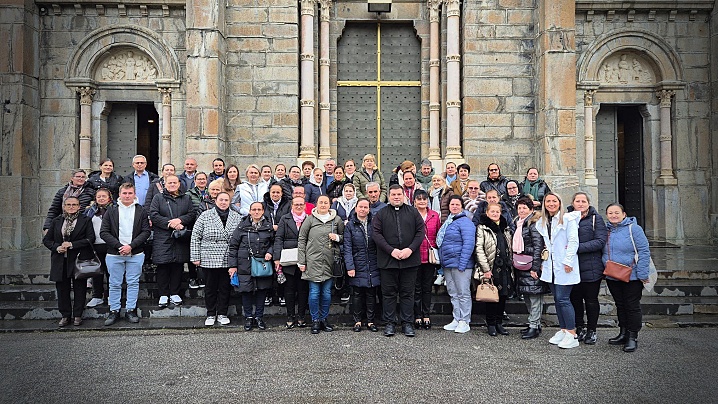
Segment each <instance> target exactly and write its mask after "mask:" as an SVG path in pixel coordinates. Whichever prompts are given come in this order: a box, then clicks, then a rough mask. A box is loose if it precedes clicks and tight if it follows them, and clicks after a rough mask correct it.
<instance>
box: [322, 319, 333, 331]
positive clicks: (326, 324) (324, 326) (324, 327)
mask: <svg viewBox="0 0 718 404" xmlns="http://www.w3.org/2000/svg"><path fill="white" fill-rule="evenodd" d="M321 323H322V330H323V331H326V332H332V331H334V327H332V325H331V324H329V320H327V319H326V318H325V319H324V320H322V321H321Z"/></svg>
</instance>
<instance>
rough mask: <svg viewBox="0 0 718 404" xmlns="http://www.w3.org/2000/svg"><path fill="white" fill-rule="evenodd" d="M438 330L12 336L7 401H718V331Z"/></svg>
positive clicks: (4, 383) (2, 385) (4, 337)
mask: <svg viewBox="0 0 718 404" xmlns="http://www.w3.org/2000/svg"><path fill="white" fill-rule="evenodd" d="M483 331H484V329H483V328H478V329H475V330H472V331H471V332H470V333H469V334H467V335H457V334H454V333H449V332H446V331H442V330H440V329H432V330H430V331H422V332H420V333H419V335H418V336H417V337H416V338H413V339H409V338H406V337H404V336H403V335H397V336H395V337H393V338H385V337H383V336H381V335H380V334H372V333H369V332H366V331H363V332H361V333H359V334H355V333H353V332H351V331H350V330H347V329H342V330H339V331H335V332H333V333H322V334H320V335H319V336H313V335H310V334H309V332H308V331H307V330H300V329H295V330H290V331H286V330H283V329H280V328H279V327H276V328H273V329H272V330H267V331H264V332H259V331H252V332H243V331H239V330H237V329H225V330H221V329H213V330H141V331H109V332H98V331H82V332H53V333H42V332H35V333H5V334H0V358H2V360H3V362H4V364H5V366H3V367H2V369H0V392H2V396H0V401H2V402H44V403H55V402H74V403H84V402H107V403H128V402H132V403H135V402H239V401H240V400H241V401H242V402H270V401H273V402H339V401H343V402H389V401H394V402H401V403H404V402H439V401H442V402H444V401H447V400H451V401H456V400H461V402H493V403H496V402H512V403H513V402H527V403H534V402H564V403H566V402H570V403H585V402H610V403H624V402H625V403H672V402H706V403H711V402H716V400H717V398H716V397H718V383H716V382H715V375H716V374H718V364H717V361H716V360H717V359H718V329H717V328H690V329H645V330H644V331H643V332H642V333H641V334H640V342H639V350H638V351H637V352H635V353H633V354H626V353H623V352H621V351H620V348H618V347H615V346H609V345H608V344H607V343H606V339H607V338H609V337H610V336H612V334H613V333H614V332H615V330H614V329H609V330H600V331H599V339H600V341H599V344H598V345H596V346H593V347H588V346H583V345H582V346H581V347H580V348H577V349H572V350H569V351H564V350H560V349H559V348H556V347H554V346H551V345H549V344H548V342H547V340H548V338H549V337H550V334H552V333H553V331H554V330H553V329H547V330H546V332H545V333H544V335H542V336H541V337H540V338H539V339H535V340H530V341H521V340H520V339H519V338H518V330H517V329H512V330H511V332H512V335H511V336H508V337H496V338H491V337H489V336H488V335H486V334H485V333H483Z"/></svg>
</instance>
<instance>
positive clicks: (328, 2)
mask: <svg viewBox="0 0 718 404" xmlns="http://www.w3.org/2000/svg"><path fill="white" fill-rule="evenodd" d="M318 1H319V7H320V8H321V14H319V19H320V20H321V21H329V14H330V12H331V8H332V2H333V0H318Z"/></svg>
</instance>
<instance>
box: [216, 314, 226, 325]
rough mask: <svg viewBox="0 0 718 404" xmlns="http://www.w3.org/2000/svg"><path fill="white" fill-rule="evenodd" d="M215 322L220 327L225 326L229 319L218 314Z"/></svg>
mask: <svg viewBox="0 0 718 404" xmlns="http://www.w3.org/2000/svg"><path fill="white" fill-rule="evenodd" d="M217 321H219V324H220V325H227V324H229V317H227V316H224V315H222V314H220V315H219V316H217Z"/></svg>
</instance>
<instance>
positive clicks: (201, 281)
mask: <svg viewBox="0 0 718 404" xmlns="http://www.w3.org/2000/svg"><path fill="white" fill-rule="evenodd" d="M197 285H198V286H199V287H200V288H203V287H205V286H207V285H205V282H204V279H202V278H200V279H197Z"/></svg>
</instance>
